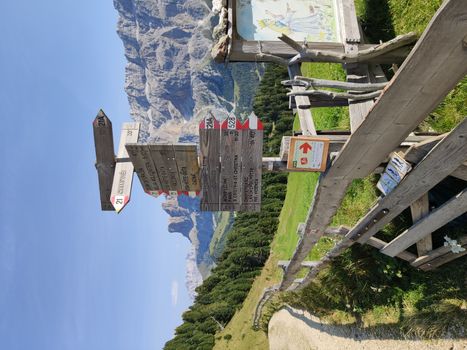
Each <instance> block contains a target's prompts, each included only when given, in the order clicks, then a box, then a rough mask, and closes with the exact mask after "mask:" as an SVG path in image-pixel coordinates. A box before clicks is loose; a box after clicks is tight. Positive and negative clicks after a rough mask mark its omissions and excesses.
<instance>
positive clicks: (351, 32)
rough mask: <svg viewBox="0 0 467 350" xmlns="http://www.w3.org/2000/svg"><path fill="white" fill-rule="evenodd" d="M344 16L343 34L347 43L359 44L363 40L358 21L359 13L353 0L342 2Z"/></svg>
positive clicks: (343, 0)
mask: <svg viewBox="0 0 467 350" xmlns="http://www.w3.org/2000/svg"><path fill="white" fill-rule="evenodd" d="M340 6H341V7H342V14H343V24H344V28H343V33H344V41H345V42H346V43H359V42H360V40H361V37H360V29H359V26H358V21H357V13H356V11H355V4H354V1H353V0H342V1H341V5H340Z"/></svg>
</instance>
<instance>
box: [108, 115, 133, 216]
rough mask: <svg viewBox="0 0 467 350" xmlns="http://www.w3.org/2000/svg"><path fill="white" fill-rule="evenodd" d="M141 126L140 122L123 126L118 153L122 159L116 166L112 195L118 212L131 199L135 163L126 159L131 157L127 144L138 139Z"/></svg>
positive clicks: (113, 203) (111, 200) (112, 201)
mask: <svg viewBox="0 0 467 350" xmlns="http://www.w3.org/2000/svg"><path fill="white" fill-rule="evenodd" d="M139 126H140V125H139V123H124V124H123V127H122V132H121V136H120V144H119V146H118V154H117V158H118V159H120V160H121V161H119V162H117V165H116V167H115V176H114V179H113V184H112V192H111V195H110V202H111V203H112V205H113V207H114V208H115V211H116V212H117V213H120V211H122V209H123V208H124V207H125V205H127V203H128V202H129V201H130V196H131V186H132V183H133V170H134V167H133V163H131V162H129V161H125V159H126V158H128V157H129V155H128V152H127V150H126V148H125V145H126V144H127V143H134V142H137V141H138V134H139Z"/></svg>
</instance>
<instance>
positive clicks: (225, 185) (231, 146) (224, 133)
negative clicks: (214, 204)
mask: <svg viewBox="0 0 467 350" xmlns="http://www.w3.org/2000/svg"><path fill="white" fill-rule="evenodd" d="M241 128H242V125H241V123H240V121H239V120H238V119H237V118H236V117H235V116H234V115H229V117H227V119H225V120H224V121H223V122H222V124H221V143H220V148H221V149H220V156H221V174H220V183H219V186H220V190H219V191H220V210H221V211H234V210H240V205H241V203H242V192H241V191H242V179H241V159H242V135H241V133H242V130H241Z"/></svg>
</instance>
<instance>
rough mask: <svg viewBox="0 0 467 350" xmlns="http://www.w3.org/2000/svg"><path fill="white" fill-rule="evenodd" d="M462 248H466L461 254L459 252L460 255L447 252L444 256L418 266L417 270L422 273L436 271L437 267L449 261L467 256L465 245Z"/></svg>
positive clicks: (466, 246)
mask: <svg viewBox="0 0 467 350" xmlns="http://www.w3.org/2000/svg"><path fill="white" fill-rule="evenodd" d="M462 247H463V248H466V250H464V251H463V252H460V253H452V252H448V253H446V254H444V255H442V256H440V257H438V258H436V259H433V260H431V261H430V262H428V263H426V264H424V265H420V266H419V268H420V269H421V270H424V271H430V270H434V269H436V268H437V267H439V266H441V265H444V264H447V263H448V262H450V261H453V260H455V259H458V258H460V257H462V256H464V255H466V254H467V244H465V245H463V246H462Z"/></svg>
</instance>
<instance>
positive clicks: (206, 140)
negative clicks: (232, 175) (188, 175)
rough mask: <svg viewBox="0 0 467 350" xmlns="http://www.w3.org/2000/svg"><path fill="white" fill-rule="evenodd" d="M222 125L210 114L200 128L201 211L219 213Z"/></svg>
mask: <svg viewBox="0 0 467 350" xmlns="http://www.w3.org/2000/svg"><path fill="white" fill-rule="evenodd" d="M220 137H221V135H220V124H219V122H218V121H217V119H216V118H215V117H214V116H213V115H212V114H208V115H207V116H206V117H205V118H204V119H203V120H202V121H201V123H200V126H199V147H200V164H201V204H200V206H201V210H202V211H219V209H220V206H219V203H220V197H219V196H220V195H219V181H220Z"/></svg>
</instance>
